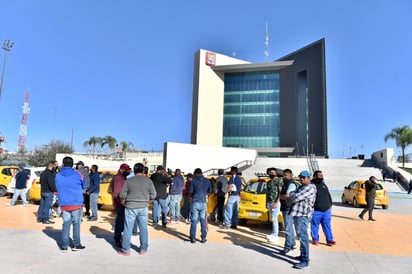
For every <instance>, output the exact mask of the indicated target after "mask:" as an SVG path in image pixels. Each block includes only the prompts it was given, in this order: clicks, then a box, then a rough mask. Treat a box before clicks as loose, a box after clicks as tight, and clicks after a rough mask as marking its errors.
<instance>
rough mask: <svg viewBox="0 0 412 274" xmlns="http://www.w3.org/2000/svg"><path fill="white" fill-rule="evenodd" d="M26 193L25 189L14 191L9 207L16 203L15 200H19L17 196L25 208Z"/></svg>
mask: <svg viewBox="0 0 412 274" xmlns="http://www.w3.org/2000/svg"><path fill="white" fill-rule="evenodd" d="M26 192H27V189H26V188H22V189H17V188H16V189H14V194H13V198H12V199H11V201H10V205H11V206H14V204H15V203H16V201H17V199H18V198H19V196H20V198H21V200H22V202H23V205H24V206H25V205H26V204H27V201H26Z"/></svg>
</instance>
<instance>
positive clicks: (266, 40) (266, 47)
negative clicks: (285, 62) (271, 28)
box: [265, 22, 269, 62]
mask: <svg viewBox="0 0 412 274" xmlns="http://www.w3.org/2000/svg"><path fill="white" fill-rule="evenodd" d="M268 57H269V33H268V22H266V37H265V62H267V61H268Z"/></svg>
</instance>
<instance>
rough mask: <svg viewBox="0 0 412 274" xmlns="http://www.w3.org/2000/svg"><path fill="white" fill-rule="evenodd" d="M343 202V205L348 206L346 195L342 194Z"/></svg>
mask: <svg viewBox="0 0 412 274" xmlns="http://www.w3.org/2000/svg"><path fill="white" fill-rule="evenodd" d="M341 201H342V204H347V203H348V202H347V201H346V199H345V194H342V198H341Z"/></svg>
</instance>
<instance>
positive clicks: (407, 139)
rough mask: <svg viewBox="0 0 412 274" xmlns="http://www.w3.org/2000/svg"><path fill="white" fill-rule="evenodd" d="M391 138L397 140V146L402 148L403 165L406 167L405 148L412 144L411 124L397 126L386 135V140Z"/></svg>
mask: <svg viewBox="0 0 412 274" xmlns="http://www.w3.org/2000/svg"><path fill="white" fill-rule="evenodd" d="M389 139H394V140H395V141H396V146H398V147H401V149H402V167H405V149H406V147H407V146H408V145H410V144H412V129H411V128H410V127H409V126H403V127H396V128H394V129H392V131H391V132H389V133H388V134H386V135H385V137H384V140H385V142H387V141H388V140H389Z"/></svg>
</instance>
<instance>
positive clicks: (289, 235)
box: [282, 211, 296, 250]
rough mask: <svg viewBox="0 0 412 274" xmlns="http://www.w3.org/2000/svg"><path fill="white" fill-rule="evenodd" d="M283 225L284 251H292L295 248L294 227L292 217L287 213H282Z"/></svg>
mask: <svg viewBox="0 0 412 274" xmlns="http://www.w3.org/2000/svg"><path fill="white" fill-rule="evenodd" d="M282 215H283V224H284V225H285V232H286V237H285V246H284V248H285V249H289V250H290V249H292V248H294V247H295V246H296V240H295V226H294V224H293V216H292V215H289V214H288V211H282Z"/></svg>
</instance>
